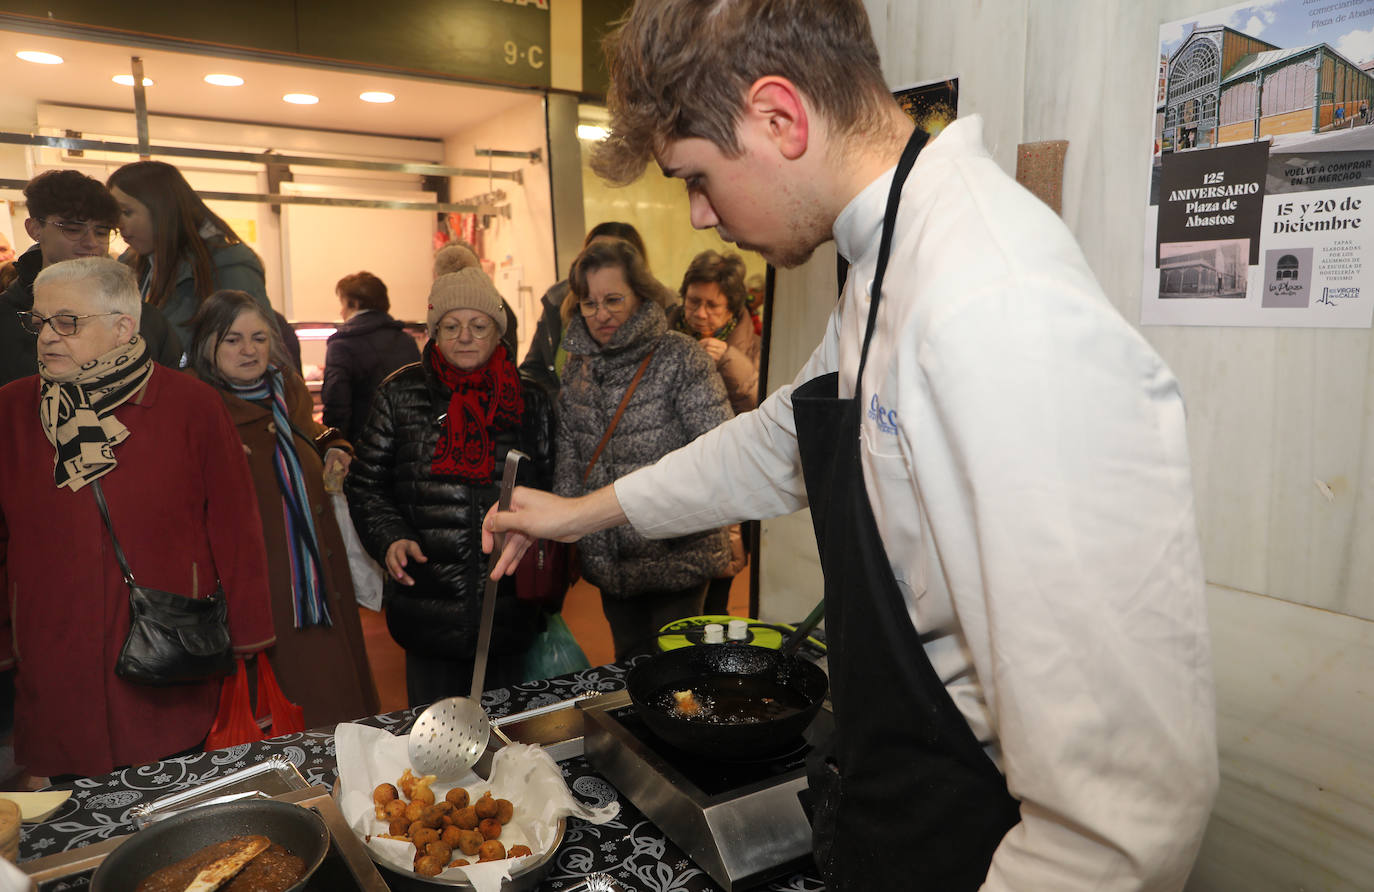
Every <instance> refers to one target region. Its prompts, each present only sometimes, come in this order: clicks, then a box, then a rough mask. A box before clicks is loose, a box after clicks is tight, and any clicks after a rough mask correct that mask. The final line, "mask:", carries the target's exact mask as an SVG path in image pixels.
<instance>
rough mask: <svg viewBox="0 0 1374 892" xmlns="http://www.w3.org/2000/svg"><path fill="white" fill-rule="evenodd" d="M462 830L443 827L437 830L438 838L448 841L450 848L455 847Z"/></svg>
mask: <svg viewBox="0 0 1374 892" xmlns="http://www.w3.org/2000/svg"><path fill="white" fill-rule="evenodd" d="M462 832H463V831H461V830H459V829H458V828H457V827H452V826H450V827H445V828H444V829H443V830H441V831H440V832H439V838H440V839H442V840H443V841H444V842H446V843H448V847H449V848H450V849H456V848H458V835H459V834H460V833H462Z"/></svg>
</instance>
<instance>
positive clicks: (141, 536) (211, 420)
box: [0, 366, 274, 775]
mask: <svg viewBox="0 0 1374 892" xmlns="http://www.w3.org/2000/svg"><path fill="white" fill-rule="evenodd" d="M40 384H41V382H40V381H39V379H38V377H37V376H34V377H29V378H21V379H20V380H18V381H15V382H13V383H11V384H9V385H7V386H5V387H4V388H0V419H3V423H0V584H2V585H3V589H4V591H5V593H6V598H5V599H4V603H3V605H2V606H0V669H5V668H9V667H11V666H13V667H14V668H16V669H17V672H16V673H15V735H14V745H15V757H16V759H17V761H18V762H19V763H20V764H21V765H25V766H27V767H28V770H29V771H30V772H31V773H33V774H38V775H52V774H81V775H97V774H103V773H105V772H108V771H110V770H112V769H113V768H115V767H116V766H121V765H132V764H139V763H142V762H149V761H153V760H156V759H159V758H161V757H163V756H166V755H169V754H171V753H175V752H178V751H180V750H184V749H187V748H189V747H192V746H195V745H196V744H197V743H199V742H200V741H201V740H202V739H203V738H204V737H205V734H206V732H207V731H208V730H209V728H210V723H211V722H212V721H213V719H214V715H215V708H216V706H217V703H218V697H219V683H218V682H206V683H203V684H199V685H184V686H178V687H168V688H153V687H145V686H141V685H135V684H130V683H128V682H126V681H124V680H122V679H120V678H117V677H115V674H114V665H115V659H116V657H117V656H118V654H119V649H120V647H121V646H122V645H123V643H124V639H125V637H126V635H127V634H128V630H129V590H128V587H127V586H126V585H125V584H124V581H123V578H122V577H121V574H120V570H119V566H118V564H117V563H116V561H115V557H114V552H113V549H112V548H111V546H110V540H109V535H108V534H107V533H106V531H105V526H104V524H103V523H102V521H101V519H100V512H99V510H98V509H97V508H96V504H95V496H94V494H93V492H92V490H91V487H90V486H89V485H87V486H85V487H82V488H81V489H80V490H78V491H76V492H72V491H71V490H69V489H67V488H65V487H63V488H60V489H59V488H58V487H57V486H56V485H55V484H54V483H53V476H52V475H53V456H54V450H53V446H52V445H51V444H50V443H49V442H48V439H47V437H46V436H44V434H43V430H42V428H41V427H40V425H39V422H38V394H39V388H40ZM115 417H116V418H118V419H119V420H120V421H121V422H123V423H124V425H125V426H126V427H128V429H129V437H128V439H126V440H125V441H124V442H123V443H121V444H120V445H118V446H116V447H115V457H116V459H117V460H118V462H119V464H118V466H117V467H116V468H115V469H114V470H113V471H111V472H110V473H109V474H106V475H105V476H104V477H102V478H101V481H100V482H101V487H102V489H103V490H104V491H105V498H106V500H107V501H108V502H109V505H110V519H111V521H112V522H113V524H114V528H115V532H116V533H117V534H118V535H119V542H120V544H121V545H122V546H123V548H124V553H125V554H126V555H127V556H128V559H129V564H130V566H131V568H132V569H133V572H134V576H135V578H136V579H137V580H138V581H139V583H141V584H143V585H147V586H150V587H153V588H159V589H164V590H166V591H170V592H176V593H178V594H184V595H198V596H204V595H207V594H209V593H210V592H212V591H214V589H215V584H216V580H217V579H218V580H219V581H220V582H222V584H223V586H224V591H225V593H226V594H227V595H228V599H229V629H230V634H231V637H232V639H233V642H234V647H235V649H236V650H237V651H239V652H241V653H248V652H255V651H258V650H261V649H263V648H265V647H268V646H269V645H271V644H272V642H273V640H274V638H273V632H272V615H271V610H270V607H269V603H268V587H267V553H266V549H265V547H264V545H263V538H262V525H261V523H260V522H259V520H258V508H257V497H256V495H255V493H254V490H253V481H252V479H251V478H250V476H249V473H248V463H247V461H246V460H245V459H244V455H243V447H242V446H241V445H240V443H239V437H238V432H237V431H236V430H235V428H234V424H233V422H232V421H230V419H229V414H228V412H226V411H225V408H224V403H223V402H222V401H221V400H220V398H219V395H218V394H217V393H215V391H214V390H213V389H212V388H210V387H209V386H208V385H206V384H203V383H201V382H200V381H197V380H195V379H193V378H191V377H190V376H188V375H184V374H182V373H180V372H175V371H171V370H169V369H166V368H163V367H161V366H154V371H153V375H152V378H150V379H149V381H148V384H147V386H146V387H145V388H144V389H143V391H142V392H141V393H140V394H137V395H136V396H135V397H133V398H132V399H130V400H129V401H128V402H126V403H124V405H122V406H120V407H119V408H118V409H116V410H115Z"/></svg>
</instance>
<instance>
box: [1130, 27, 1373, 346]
mask: <svg viewBox="0 0 1374 892" xmlns="http://www.w3.org/2000/svg"><path fill="white" fill-rule="evenodd" d="M1156 87H1157V90H1156V99H1155V120H1154V147H1153V153H1152V157H1151V169H1150V199H1149V205H1148V207H1147V208H1146V226H1145V272H1144V280H1143V290H1142V292H1141V294H1142V298H1141V311H1140V321H1141V323H1142V324H1144V325H1251V326H1293V327H1308V328H1318V327H1327V328H1367V327H1369V325H1370V322H1371V320H1372V319H1374V0H1256V2H1251V3H1244V4H1239V5H1236V6H1229V7H1226V8H1224V9H1218V10H1215V11H1212V12H1209V13H1205V14H1202V15H1198V16H1196V17H1194V18H1190V19H1185V20H1182V21H1177V22H1168V23H1166V24H1164V25H1163V26H1161V27H1160V29H1159V72H1158V81H1157V85H1156Z"/></svg>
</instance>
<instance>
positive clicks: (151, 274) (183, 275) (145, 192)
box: [105, 161, 282, 344]
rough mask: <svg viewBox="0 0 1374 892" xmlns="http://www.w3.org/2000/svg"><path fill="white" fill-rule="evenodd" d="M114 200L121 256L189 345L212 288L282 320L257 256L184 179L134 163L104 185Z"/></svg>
mask: <svg viewBox="0 0 1374 892" xmlns="http://www.w3.org/2000/svg"><path fill="white" fill-rule="evenodd" d="M105 185H106V186H108V187H109V189H110V194H111V195H113V196H114V198H115V201H116V202H117V203H118V204H119V231H120V234H121V235H122V236H123V237H124V241H125V242H127V243H128V245H129V251H127V252H126V253H125V255H124V256H123V257H121V258H120V260H122V261H123V262H125V263H127V264H129V266H131V267H132V268H133V270H134V275H135V277H136V278H137V279H138V283H139V290H140V291H141V292H142V294H143V299H144V300H145V301H147V302H148V303H150V304H153V305H154V306H156V307H158V308H159V309H161V310H162V313H163V315H164V316H166V317H167V321H168V322H171V323H172V324H173V325H175V326H176V327H177V334H178V335H180V336H181V342H182V343H183V344H189V343H191V317H193V316H194V315H195V314H196V310H198V309H199V308H200V305H201V303H202V302H203V301H204V300H205V299H206V298H207V297H209V296H210V295H211V294H212V293H214V292H215V291H218V290H221V289H224V290H234V291H243V292H246V293H248V294H250V295H252V297H253V299H254V300H255V301H256V302H257V304H258V306H259V308H260V309H261V310H262V312H263V313H264V314H265V315H266V316H267V318H268V319H272V320H274V322H275V323H276V324H277V325H280V324H281V321H282V320H280V319H279V318H278V317H277V316H276V315H275V314H274V313H273V311H272V305H271V303H270V302H269V301H268V299H267V282H266V278H265V276H264V274H263V271H262V261H261V260H259V259H258V255H257V254H254V253H253V249H252V248H250V247H248V246H247V245H245V244H244V243H243V240H242V239H240V238H239V236H238V234H237V233H235V232H234V229H233V227H231V226H230V225H229V224H228V223H226V222H224V220H222V219H221V218H220V217H219V215H218V214H216V213H215V212H214V211H212V210H210V209H209V208H208V207H206V206H205V202H203V201H201V199H200V196H199V195H197V194H196V193H195V191H194V190H192V189H191V185H190V184H189V183H187V182H186V178H185V177H183V176H182V175H181V171H179V170H177V169H176V168H175V167H173V166H172V165H170V164H166V163H164V162H162V161H135V162H133V163H132V164H126V165H124V166H123V167H121V168H119V169H118V170H116V171H115V172H114V173H112V174H110V178H109V180H108V181H107V182H106V184H105Z"/></svg>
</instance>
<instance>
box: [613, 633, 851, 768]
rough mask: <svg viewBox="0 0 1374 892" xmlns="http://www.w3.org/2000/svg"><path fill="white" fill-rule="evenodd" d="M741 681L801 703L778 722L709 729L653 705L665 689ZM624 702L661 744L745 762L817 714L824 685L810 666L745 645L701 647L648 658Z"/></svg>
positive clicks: (633, 674)
mask: <svg viewBox="0 0 1374 892" xmlns="http://www.w3.org/2000/svg"><path fill="white" fill-rule="evenodd" d="M722 676H743V677H749V678H757V679H764V680H768V681H771V682H772V683H773V684H776V685H778V686H780V687H782V688H785V689H786V690H788V691H789V692H791V693H793V694H795V695H797V697H798V698H799V699H801V700H802V701H804V702H805V704H806V706H805V708H803V709H801V710H800V711H798V712H795V713H791V714H788V715H783V716H781V717H778V718H771V719H766V720H764V721H759V722H750V723H745V724H733V725H726V724H720V725H717V724H711V723H708V722H701V721H692V720H690V719H685V718H682V717H681V716H678V715H676V714H674V713H672V712H668V711H666V710H664V709H661V708H659V707H657V706H655V705H654V703H653V699H654V697H655V695H657V694H658V693H659V692H660V691H662V690H663V689H664V688H665V687H668V686H670V685H671V686H672V687H673V689H674V690H685V689H688V688H691V687H693V686H694V685H697V684H699V683H700V682H701V681H702V680H705V679H711V678H719V677H722ZM626 688H627V689H628V690H629V693H630V701H631V702H632V703H633V704H634V706H635V710H636V711H637V712H638V713H639V715H640V717H641V718H643V719H644V723H645V724H647V725H648V726H649V730H651V731H653V732H654V733H655V734H657V735H658V736H659V737H661V738H662V739H663V740H664V741H666V742H668V743H670V744H672V745H673V746H675V747H677V748H678V749H682V750H686V751H688V752H690V753H696V754H697V755H702V756H710V757H712V758H723V759H726V760H735V761H739V760H746V759H754V758H761V757H764V756H771V755H774V754H776V753H778V752H780V751H781V750H784V749H787V748H788V747H789V746H790V745H791V744H792V743H793V741H794V740H795V739H796V738H797V736H798V735H800V734H801V733H802V732H803V731H805V730H806V728H807V726H808V725H810V724H811V720H812V719H814V718H815V717H816V713H817V712H819V711H820V708H821V704H822V703H824V702H825V694H826V691H827V689H828V688H829V679H827V678H826V676H825V673H824V672H823V671H822V670H821V669H820V667H818V666H816V665H815V664H814V663H811V662H808V661H806V660H804V659H802V658H801V657H798V656H795V655H792V654H784V653H781V652H779V651H776V650H772V649H770V648H766V647H755V646H754V645H751V644H734V643H729V644H702V645H696V646H694V647H681V648H678V649H676V650H670V651H665V652H663V653H658V654H654V655H653V656H651V657H649V659H647V660H644V661H642V662H640V663H638V664H636V665H635V667H634V668H633V669H631V670H630V675H629V678H628V679H627V680H626Z"/></svg>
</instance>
